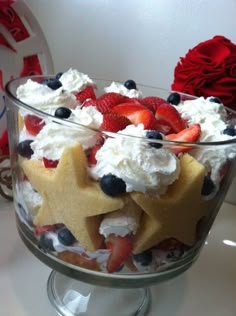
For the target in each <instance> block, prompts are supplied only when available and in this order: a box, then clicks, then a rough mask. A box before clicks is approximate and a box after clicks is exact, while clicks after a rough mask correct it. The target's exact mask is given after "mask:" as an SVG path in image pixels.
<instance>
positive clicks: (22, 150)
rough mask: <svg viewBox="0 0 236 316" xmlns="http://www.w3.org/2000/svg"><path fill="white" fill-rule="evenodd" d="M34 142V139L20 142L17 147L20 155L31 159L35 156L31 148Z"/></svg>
mask: <svg viewBox="0 0 236 316" xmlns="http://www.w3.org/2000/svg"><path fill="white" fill-rule="evenodd" d="M32 142H33V140H32V139H26V140H24V141H22V142H20V143H19V144H18V146H17V151H18V154H19V155H21V156H22V157H24V158H28V159H29V158H30V157H31V156H32V155H33V153H34V152H33V149H32V148H31V146H30V144H31V143H32Z"/></svg>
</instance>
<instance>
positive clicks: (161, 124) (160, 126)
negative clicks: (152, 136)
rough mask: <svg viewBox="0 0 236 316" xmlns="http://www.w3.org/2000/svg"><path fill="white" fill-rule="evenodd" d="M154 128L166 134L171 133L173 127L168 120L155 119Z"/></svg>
mask: <svg viewBox="0 0 236 316" xmlns="http://www.w3.org/2000/svg"><path fill="white" fill-rule="evenodd" d="M152 129H153V130H155V131H158V132H160V133H162V134H164V135H166V134H168V133H170V131H171V130H172V127H171V126H170V125H169V124H168V123H167V122H166V121H163V120H155V121H154V122H153V125H152Z"/></svg>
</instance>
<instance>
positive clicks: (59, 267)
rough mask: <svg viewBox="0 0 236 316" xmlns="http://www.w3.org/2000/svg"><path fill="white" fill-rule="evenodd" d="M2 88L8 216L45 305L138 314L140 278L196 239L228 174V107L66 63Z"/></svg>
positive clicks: (161, 275)
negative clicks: (52, 72) (40, 267)
mask: <svg viewBox="0 0 236 316" xmlns="http://www.w3.org/2000/svg"><path fill="white" fill-rule="evenodd" d="M6 96H7V108H8V111H7V112H8V113H7V114H8V129H9V138H10V140H9V142H10V153H11V168H12V178H13V191H14V204H15V209H16V220H17V228H18V231H19V235H20V236H21V238H22V240H23V242H24V243H25V245H26V246H27V247H28V248H29V250H30V251H31V252H32V253H33V254H34V255H35V256H36V257H37V258H39V259H40V260H41V261H42V262H44V263H45V264H46V265H48V266H49V267H51V268H52V273H51V274H50V276H49V279H48V284H47V291H48V296H49V299H50V301H51V303H52V304H53V306H54V307H55V309H56V311H57V313H58V314H59V315H67V316H68V315H81V314H82V315H111V313H112V315H115V312H117V315H147V313H148V309H149V306H150V291H149V287H150V286H151V285H154V284H157V283H158V282H161V281H165V280H168V279H170V278H173V277H175V276H177V275H179V274H181V273H183V272H184V271H186V270H187V269H188V268H189V267H190V266H191V265H192V264H193V262H194V261H195V260H196V259H197V257H198V255H199V253H200V250H201V248H202V247H203V246H204V243H205V240H206V238H207V236H208V233H209V231H210V229H211V227H212V225H213V223H214V219H215V217H216V215H217V213H218V211H219V209H220V207H221V204H222V202H223V200H224V197H225V195H226V193H227V190H228V188H229V185H230V183H231V181H232V179H233V176H234V174H235V168H236V167H235V165H236V164H235V157H236V138H235V122H236V113H235V112H233V111H230V110H229V109H226V108H225V107H224V106H223V104H222V103H221V102H220V100H219V99H218V98H217V97H214V96H212V97H209V98H206V99H204V98H196V97H193V96H189V95H186V94H181V93H178V92H173V91H169V90H165V89H159V88H156V87H150V86H145V85H141V84H137V83H135V82H134V81H133V80H127V81H125V83H124V84H123V83H119V82H112V81H107V80H101V79H98V80H96V79H93V80H92V79H90V78H89V77H88V76H87V75H85V74H82V73H80V72H78V71H77V70H73V69H70V70H68V71H67V72H64V73H59V74H57V75H56V76H31V77H25V78H18V79H14V80H12V81H10V82H9V83H8V84H7V85H6ZM124 302H128V304H125V303H124ZM116 307H117V308H116Z"/></svg>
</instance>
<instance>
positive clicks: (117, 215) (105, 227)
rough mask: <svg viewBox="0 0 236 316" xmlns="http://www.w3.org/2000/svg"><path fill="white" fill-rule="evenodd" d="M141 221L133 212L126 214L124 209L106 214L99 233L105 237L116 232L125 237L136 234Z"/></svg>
mask: <svg viewBox="0 0 236 316" xmlns="http://www.w3.org/2000/svg"><path fill="white" fill-rule="evenodd" d="M138 226H139V223H138V222H137V221H136V218H134V216H132V215H131V214H126V213H125V212H123V211H122V210H120V211H116V212H111V213H108V214H106V216H105V217H104V218H103V220H102V222H101V224H100V227H99V233H100V234H101V235H103V236H104V237H108V236H109V235H111V234H115V235H118V236H121V237H124V236H126V235H129V234H134V235H135V234H136V232H137V229H138Z"/></svg>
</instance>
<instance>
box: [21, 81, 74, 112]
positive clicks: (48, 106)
mask: <svg viewBox="0 0 236 316" xmlns="http://www.w3.org/2000/svg"><path fill="white" fill-rule="evenodd" d="M16 96H17V98H18V99H19V100H21V101H22V102H24V103H26V104H28V105H30V106H32V107H34V108H36V109H38V110H41V111H44V112H47V113H49V114H52V115H53V114H54V112H55V109H57V108H58V107H61V106H64V107H68V108H74V107H75V106H76V105H77V101H76V97H75V96H74V95H73V94H71V93H69V92H68V91H64V90H63V87H60V88H58V89H56V90H53V89H51V88H49V87H48V86H47V85H44V84H40V83H38V82H36V81H33V80H31V79H28V80H27V81H26V83H25V84H23V85H20V86H19V87H18V88H17V90H16ZM21 114H23V113H21ZM23 115H24V114H23Z"/></svg>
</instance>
